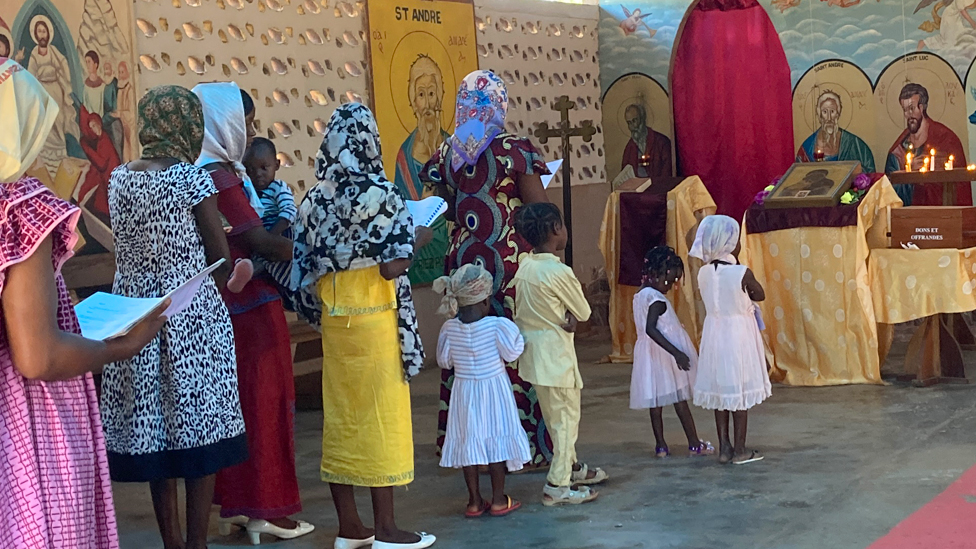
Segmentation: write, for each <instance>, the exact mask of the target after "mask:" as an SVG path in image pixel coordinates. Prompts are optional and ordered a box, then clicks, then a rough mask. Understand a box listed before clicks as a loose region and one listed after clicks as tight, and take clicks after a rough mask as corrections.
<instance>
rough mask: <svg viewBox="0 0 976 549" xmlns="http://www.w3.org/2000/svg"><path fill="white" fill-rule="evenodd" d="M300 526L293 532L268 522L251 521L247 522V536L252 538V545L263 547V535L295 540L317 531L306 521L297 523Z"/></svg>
mask: <svg viewBox="0 0 976 549" xmlns="http://www.w3.org/2000/svg"><path fill="white" fill-rule="evenodd" d="M295 522H297V523H298V526H296V527H295V528H292V529H291V530H289V529H287V528H281V527H279V526H275V525H274V524H271V523H270V522H268V521H266V520H261V519H251V520H249V521H247V536H248V537H249V538H251V545H261V534H268V535H269V536H274V537H276V538H279V539H295V538H298V537H301V536H304V535H305V534H310V533H311V532H312V530H315V526H312V525H311V524H309V523H307V522H305V521H304V520H298V521H295Z"/></svg>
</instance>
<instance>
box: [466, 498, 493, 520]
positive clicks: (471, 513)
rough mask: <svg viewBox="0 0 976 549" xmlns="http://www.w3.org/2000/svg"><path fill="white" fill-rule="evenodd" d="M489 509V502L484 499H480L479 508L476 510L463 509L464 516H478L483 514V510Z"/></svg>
mask: <svg viewBox="0 0 976 549" xmlns="http://www.w3.org/2000/svg"><path fill="white" fill-rule="evenodd" d="M489 509H491V504H490V503H488V502H487V501H485V500H481V508H480V509H478V510H477V511H472V510H471V509H470V508H469V509H466V510H465V511H464V518H478V517H480V516H482V515H484V514H485V511H488V510H489Z"/></svg>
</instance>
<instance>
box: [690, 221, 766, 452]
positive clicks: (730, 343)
mask: <svg viewBox="0 0 976 549" xmlns="http://www.w3.org/2000/svg"><path fill="white" fill-rule="evenodd" d="M738 251H739V224H738V223H736V222H735V220H734V219H732V218H731V217H726V216H724V215H713V216H709V217H706V218H705V219H703V220H702V222H701V225H699V227H698V234H697V236H696V237H695V243H694V245H693V246H692V248H691V252H690V255H691V256H692V257H697V258H698V259H701V260H702V262H703V263H704V265H703V266H702V268H701V270H700V271H698V287H699V290H700V291H701V296H702V301H703V302H704V303H705V326H704V330H703V331H702V340H701V346H700V347H699V350H700V355H699V359H698V376H697V379H696V380H695V405H696V406H701V407H702V408H706V409H709V410H715V424H716V426H717V427H718V438H719V462H720V463H728V462H730V461H731V462H733V463H736V464H742V463H749V462H752V461H759V460H761V459H763V455H762V453H760V452H759V451H758V450H750V449H746V425H747V421H748V416H747V415H746V414H747V410H749V409H750V408H752V407H753V406H755V405H757V404H759V403H760V402H762V401H764V400H766V399H767V398H769V396H770V395H771V394H772V388H771V386H770V384H769V375H768V374H767V372H766V354H765V351H764V348H763V342H762V336H761V335H760V334H759V324H758V322H757V315H756V305H755V303H753V302H755V301H762V300H764V299H765V298H766V295H765V292H764V291H763V287H762V285H761V284H759V282H758V281H757V280H756V277H755V276H754V275H753V274H752V271H751V270H749V269H748V268H746V267H745V266H742V265H737V261H736V259H735V254H737V253H738ZM729 412H731V413H732V419H733V420H734V422H735V445H734V446H733V445H732V443H731V442H730V440H729Z"/></svg>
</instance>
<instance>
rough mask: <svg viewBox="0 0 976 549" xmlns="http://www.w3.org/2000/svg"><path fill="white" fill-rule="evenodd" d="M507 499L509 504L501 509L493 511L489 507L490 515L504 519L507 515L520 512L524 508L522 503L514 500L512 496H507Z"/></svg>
mask: <svg viewBox="0 0 976 549" xmlns="http://www.w3.org/2000/svg"><path fill="white" fill-rule="evenodd" d="M505 499H506V500H508V503H507V504H506V506H505V507H503V508H501V509H492V508H491V506H490V505H489V506H488V507H489V510H488V514H489V515H491V516H493V517H504V516H505V515H507V514H510V513H513V512H515V511H518V509H519V507H521V506H522V502H520V501H516V500H514V499H512V496H505Z"/></svg>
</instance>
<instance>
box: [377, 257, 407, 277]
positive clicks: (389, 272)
mask: <svg viewBox="0 0 976 549" xmlns="http://www.w3.org/2000/svg"><path fill="white" fill-rule="evenodd" d="M411 264H413V260H411V259H394V260H393V261H388V262H386V263H380V276H382V277H383V278H385V279H387V280H393V279H394V278H396V277H398V276H400V275H402V274H403V273H405V272H407V269H409V268H410V265H411Z"/></svg>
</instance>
